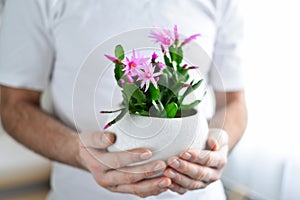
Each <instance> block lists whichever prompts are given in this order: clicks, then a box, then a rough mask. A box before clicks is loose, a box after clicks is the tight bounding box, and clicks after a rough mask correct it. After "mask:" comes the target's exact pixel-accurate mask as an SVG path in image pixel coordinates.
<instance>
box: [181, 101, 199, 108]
mask: <svg viewBox="0 0 300 200" xmlns="http://www.w3.org/2000/svg"><path fill="white" fill-rule="evenodd" d="M199 103H201V100H196V101H194V102H192V103H190V104H187V105H181V106H180V109H181V110H189V109H191V108H194V107H195V106H197V105H198V104H199Z"/></svg>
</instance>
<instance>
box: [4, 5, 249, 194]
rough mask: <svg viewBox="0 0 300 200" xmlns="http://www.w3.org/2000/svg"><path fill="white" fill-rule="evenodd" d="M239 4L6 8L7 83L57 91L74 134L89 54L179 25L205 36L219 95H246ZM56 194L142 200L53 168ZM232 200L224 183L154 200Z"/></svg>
mask: <svg viewBox="0 0 300 200" xmlns="http://www.w3.org/2000/svg"><path fill="white" fill-rule="evenodd" d="M237 1H238V0H189V1H182V0H163V1H161V0H143V1H141V0H101V1H97V0H84V1H83V0H28V1H22V0H9V1H6V5H5V10H4V13H3V19H2V27H1V30H0V31H1V32H0V83H1V84H2V85H7V86H11V87H16V88H27V89H32V90H38V91H43V90H44V89H45V88H46V87H48V86H50V88H51V93H52V102H53V107H54V113H55V115H56V116H57V117H58V118H59V119H60V120H61V121H62V122H63V123H65V124H66V125H68V126H70V127H73V128H74V127H75V125H74V119H73V102H72V100H73V99H72V97H73V85H74V82H75V81H76V74H77V72H78V71H79V69H80V66H81V64H82V63H83V61H84V60H85V58H86V57H87V56H88V55H89V53H90V52H91V51H92V50H93V49H94V48H95V47H96V46H97V45H98V44H100V43H102V42H103V41H105V40H106V39H107V38H110V37H111V36H113V35H116V34H118V33H120V32H125V31H129V30H133V29H138V28H144V27H152V26H161V27H169V28H172V27H173V25H174V24H177V25H178V27H179V28H180V30H181V32H182V33H183V34H185V35H191V34H194V33H201V34H202V37H201V40H199V45H200V46H201V47H202V48H203V49H204V50H205V52H206V53H207V55H208V56H210V57H212V58H213V62H214V64H215V65H214V66H215V67H213V68H209V66H208V68H207V69H208V70H209V72H208V70H204V73H207V76H208V77H209V82H210V83H211V85H212V87H213V88H214V89H215V90H223V91H236V90H241V89H243V87H244V85H243V79H242V69H241V64H240V40H241V36H242V31H241V30H242V22H241V19H240V16H239V10H238V2H237ZM107 53H109V52H107ZM98 67H99V66H98ZM219 77H220V78H221V79H220V78H219ZM220 80H221V81H220ZM111 82H114V80H113V79H111V80H110V79H107V84H108V86H110V85H111V84H112V83H111ZM90 83H91V80H87V85H86V86H88V84H90ZM107 88H109V87H107ZM87 91H88V88H87ZM105 92H110V91H109V89H108V90H107V91H105ZM105 92H103V93H101V94H100V97H102V99H103V102H101V106H103V107H104V108H105V107H106V106H110V105H108V104H109V102H108V101H106V95H105V94H106V93H105ZM101 95H102V96H101ZM82 96H83V97H85V94H82ZM100 99H101V98H100ZM82 101H83V102H82V107H81V112H82V113H81V114H82V118H79V119H76V120H77V121H76V122H78V124H80V125H79V128H80V129H86V128H89V130H93V129H94V130H95V129H99V126H98V124H96V125H95V123H92V122H91V121H92V120H89V118H90V116H88V115H87V114H85V113H84V110H85V108H86V106H87V105H89V103H87V102H84V101H85V100H84V98H83V99H82ZM87 109H89V108H87ZM51 186H52V194H51V195H50V196H49V199H55V200H60V199H61V200H66V199H74V200H76V199H80V200H81V199H107V200H119V199H127V200H131V199H132V200H134V199H139V198H138V197H136V196H133V195H127V194H117V193H111V192H109V191H107V190H105V189H103V188H101V187H100V186H98V185H97V184H96V182H95V181H94V180H93V177H92V176H91V175H90V174H89V173H87V172H85V171H82V170H79V169H76V168H73V167H70V166H66V165H62V164H58V163H54V165H53V172H52V180H51ZM224 198H225V197H224V191H223V188H222V184H221V182H220V181H217V182H215V183H213V184H211V185H209V186H208V187H207V188H206V189H204V190H197V191H191V192H188V193H186V194H185V195H183V196H180V195H177V194H176V193H173V192H170V191H168V192H166V193H163V194H161V195H159V196H157V197H149V198H147V199H170V200H171V199H172V200H177V199H188V200H191V199H208V200H209V199H224Z"/></svg>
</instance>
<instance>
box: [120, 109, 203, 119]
mask: <svg viewBox="0 0 300 200" xmlns="http://www.w3.org/2000/svg"><path fill="white" fill-rule="evenodd" d="M182 113H183V115H182V116H180V117H174V118H167V117H156V116H145V115H138V114H130V113H127V114H126V115H129V116H133V117H141V118H153V119H164V120H175V119H177V120H178V119H183V118H189V117H193V116H196V115H197V114H199V112H198V110H196V109H194V108H192V109H189V110H185V111H183V112H182Z"/></svg>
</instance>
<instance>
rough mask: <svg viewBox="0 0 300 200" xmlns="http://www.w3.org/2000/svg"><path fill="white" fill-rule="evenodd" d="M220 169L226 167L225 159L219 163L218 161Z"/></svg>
mask: <svg viewBox="0 0 300 200" xmlns="http://www.w3.org/2000/svg"><path fill="white" fill-rule="evenodd" d="M219 165H220V168H223V167H225V166H226V165H227V159H222V160H221V161H220V164H219Z"/></svg>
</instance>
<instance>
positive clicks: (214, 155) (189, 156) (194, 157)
mask: <svg viewBox="0 0 300 200" xmlns="http://www.w3.org/2000/svg"><path fill="white" fill-rule="evenodd" d="M179 157H180V158H181V159H183V160H187V161H189V162H193V163H196V164H199V165H202V166H208V167H214V168H217V169H221V168H223V167H224V166H225V165H226V163H227V156H226V154H224V153H222V152H221V151H215V152H214V151H207V150H199V149H189V150H187V151H185V152H182V153H181V154H180V156H179Z"/></svg>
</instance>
